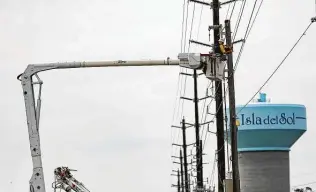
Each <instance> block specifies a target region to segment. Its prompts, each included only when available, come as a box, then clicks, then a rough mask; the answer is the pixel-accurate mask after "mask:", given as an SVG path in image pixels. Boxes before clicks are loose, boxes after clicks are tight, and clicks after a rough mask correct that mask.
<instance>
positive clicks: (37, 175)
mask: <svg viewBox="0 0 316 192" xmlns="http://www.w3.org/2000/svg"><path fill="white" fill-rule="evenodd" d="M211 60H212V59H211V56H210V54H197V53H180V54H179V55H178V60H170V59H169V58H167V60H149V61H122V60H119V61H97V62H72V63H49V64H30V65H28V66H27V68H26V70H25V71H24V73H22V74H20V75H19V76H18V80H20V81H21V84H22V88H23V95H24V102H25V109H26V117H27V126H28V133H29V140H30V150H31V156H32V163H33V174H32V177H31V179H30V181H29V184H30V189H29V190H30V192H45V182H44V172H43V166H42V157H41V145H40V135H39V120H40V109H41V90H42V89H41V88H42V84H43V81H41V79H40V78H39V76H38V73H39V72H41V71H47V70H52V69H68V68H87V67H124V66H171V65H174V66H176V65H180V66H181V67H185V68H189V69H195V70H199V69H203V71H204V74H205V75H206V77H207V78H208V79H210V80H222V79H223V77H224V68H225V67H224V66H223V65H224V64H223V63H222V62H211ZM33 77H35V78H36V81H33ZM36 84H38V85H39V93H38V98H37V103H36V102H35V95H34V89H33V86H34V85H36Z"/></svg>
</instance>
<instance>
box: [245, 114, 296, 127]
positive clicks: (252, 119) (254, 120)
mask: <svg viewBox="0 0 316 192" xmlns="http://www.w3.org/2000/svg"><path fill="white" fill-rule="evenodd" d="M295 119H296V117H295V114H294V113H292V114H291V115H290V116H287V114H286V113H281V114H280V115H275V116H271V115H267V116H265V117H262V116H256V114H255V113H252V114H251V115H250V116H247V115H245V114H241V125H270V124H271V125H278V124H281V125H285V124H288V125H295Z"/></svg>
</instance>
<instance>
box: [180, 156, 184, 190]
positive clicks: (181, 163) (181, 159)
mask: <svg viewBox="0 0 316 192" xmlns="http://www.w3.org/2000/svg"><path fill="white" fill-rule="evenodd" d="M180 170H181V191H182V192H184V187H183V183H184V182H183V157H182V150H180Z"/></svg>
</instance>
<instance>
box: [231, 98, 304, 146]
mask: <svg viewBox="0 0 316 192" xmlns="http://www.w3.org/2000/svg"><path fill="white" fill-rule="evenodd" d="M260 99H263V100H265V99H266V98H265V95H264V96H262V97H261V98H260ZM236 113H237V121H238V124H239V126H238V133H237V136H238V141H237V146H238V151H239V152H241V151H289V150H290V148H291V146H292V145H293V144H294V143H295V142H296V141H297V140H298V139H299V138H300V137H301V136H302V135H303V133H304V132H305V131H306V128H307V126H306V108H305V106H304V105H298V104H271V103H265V102H263V103H255V104H249V105H247V106H246V107H244V106H243V105H240V106H236ZM227 114H229V109H227ZM228 119H229V117H228ZM228 123H229V122H228ZM229 136H230V134H229ZM229 140H230V139H229Z"/></svg>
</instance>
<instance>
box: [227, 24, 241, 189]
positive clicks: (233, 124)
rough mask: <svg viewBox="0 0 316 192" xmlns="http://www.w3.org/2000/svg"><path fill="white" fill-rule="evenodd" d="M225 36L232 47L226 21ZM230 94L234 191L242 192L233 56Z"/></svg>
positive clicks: (231, 59)
mask: <svg viewBox="0 0 316 192" xmlns="http://www.w3.org/2000/svg"><path fill="white" fill-rule="evenodd" d="M225 33H226V34H225V36H226V44H227V46H230V47H232V45H233V43H232V39H231V29H230V21H229V20H225ZM227 68H228V93H229V118H230V132H231V135H230V137H231V150H232V171H233V191H234V192H240V180H239V165H238V151H237V125H236V108H235V83H234V66H233V55H232V53H230V54H228V58H227Z"/></svg>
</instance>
